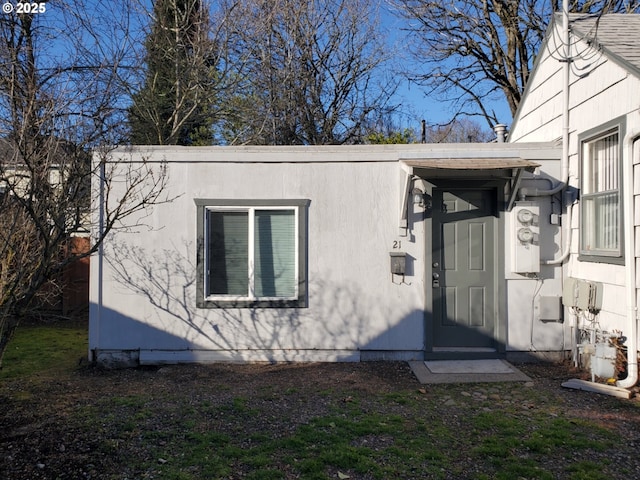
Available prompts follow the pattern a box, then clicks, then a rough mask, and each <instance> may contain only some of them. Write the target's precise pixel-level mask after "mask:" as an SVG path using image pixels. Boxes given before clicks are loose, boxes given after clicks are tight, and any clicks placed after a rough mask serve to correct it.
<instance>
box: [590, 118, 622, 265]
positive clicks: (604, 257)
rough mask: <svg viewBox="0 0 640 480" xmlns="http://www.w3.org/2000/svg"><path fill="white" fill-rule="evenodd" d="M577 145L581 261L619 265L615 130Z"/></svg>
mask: <svg viewBox="0 0 640 480" xmlns="http://www.w3.org/2000/svg"><path fill="white" fill-rule="evenodd" d="M581 145H582V172H581V179H582V181H581V205H580V212H581V222H580V254H581V257H582V258H581V259H584V260H591V261H601V262H611V263H620V261H621V260H622V203H621V198H622V196H621V192H620V186H621V181H620V174H621V162H620V159H621V151H620V132H619V128H617V127H616V128H614V129H610V130H607V131H605V132H603V133H600V134H598V135H596V136H593V137H591V138H587V139H586V140H583V141H582V143H581ZM588 257H592V258H588Z"/></svg>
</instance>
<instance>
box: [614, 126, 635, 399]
mask: <svg viewBox="0 0 640 480" xmlns="http://www.w3.org/2000/svg"><path fill="white" fill-rule="evenodd" d="M639 137H640V129H636V130H635V131H633V132H629V133H627V135H626V136H625V138H624V152H623V153H624V155H623V163H622V192H623V196H624V201H623V203H622V205H623V219H624V221H623V223H622V224H623V225H624V258H625V262H624V264H625V290H626V292H625V293H626V298H627V320H628V322H629V333H628V335H627V339H628V344H627V378H625V379H624V380H620V381H618V382H616V385H617V386H618V387H621V388H630V387H633V386H634V385H635V384H636V383H637V381H638V320H637V318H636V314H637V305H636V304H637V300H636V257H635V220H634V191H633V183H634V182H633V160H634V141H635V140H636V139H637V138H639Z"/></svg>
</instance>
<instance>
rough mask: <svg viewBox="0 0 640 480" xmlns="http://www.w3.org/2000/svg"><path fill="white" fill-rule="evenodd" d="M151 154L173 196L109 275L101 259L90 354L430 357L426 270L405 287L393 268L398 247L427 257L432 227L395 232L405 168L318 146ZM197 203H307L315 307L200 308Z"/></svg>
mask: <svg viewBox="0 0 640 480" xmlns="http://www.w3.org/2000/svg"><path fill="white" fill-rule="evenodd" d="M380 151H381V150H380V149H378V152H380ZM342 153H344V155H343V154H342ZM144 155H146V154H145V153H144V152H137V153H134V154H133V156H132V159H133V160H134V161H135V160H138V159H140V158H142V156H144ZM152 155H153V158H154V159H156V160H159V159H160V158H159V156H162V157H164V158H165V159H166V160H168V161H169V163H168V175H169V187H168V189H167V190H166V194H167V195H168V196H169V197H175V199H174V200H173V201H171V202H169V203H166V204H163V205H157V206H154V207H153V208H151V209H150V211H149V212H148V213H149V216H148V217H146V218H143V219H141V220H140V223H141V224H143V226H140V227H137V228H135V229H134V231H132V232H130V233H126V232H117V233H115V234H114V235H112V237H111V238H110V239H109V242H108V245H107V246H106V247H105V251H104V261H103V262H102V271H101V272H100V271H99V270H98V268H97V266H98V264H99V262H93V265H95V266H96V268H94V269H92V302H93V305H92V308H93V312H92V329H91V344H92V347H91V348H98V349H101V350H110V349H114V350H121V349H124V350H126V349H132V350H138V349H140V350H176V351H180V350H202V351H205V350H206V351H208V352H209V353H208V354H206V355H208V356H209V357H211V358H212V359H229V360H310V359H311V360H313V359H322V360H335V359H343V360H344V359H359V356H360V354H359V351H360V350H373V351H377V350H391V351H405V352H409V353H408V355H409V356H412V354H411V353H410V352H412V351H418V352H421V351H422V349H423V345H424V336H423V294H422V286H423V283H422V278H423V274H422V272H423V268H422V265H421V264H420V261H419V260H417V261H414V260H411V261H410V273H411V275H409V276H407V277H406V278H405V279H404V283H402V282H401V281H402V278H401V277H399V276H395V277H394V278H392V276H391V273H390V266H389V263H390V260H389V252H390V251H393V249H394V246H395V247H396V250H397V251H404V252H406V253H407V254H408V255H409V257H410V258H412V259H420V258H422V257H423V255H422V251H421V249H422V248H423V247H422V243H421V242H418V241H417V239H422V238H423V233H422V231H421V229H422V228H423V224H422V223H421V222H414V216H413V214H412V215H411V216H410V224H409V227H410V229H409V235H408V236H406V237H400V236H399V235H398V234H399V228H398V224H399V215H400V204H401V202H400V199H401V196H400V195H401V193H400V191H401V186H402V185H403V181H404V176H405V174H404V172H402V170H401V169H400V168H399V166H398V163H397V161H396V160H385V158H384V156H385V155H384V154H383V155H382V158H380V155H378V158H373V157H372V156H371V154H370V153H367V152H363V153H362V154H358V153H357V152H356V153H354V152H353V151H352V150H349V151H347V150H343V151H341V150H335V149H321V151H318V150H314V149H312V148H302V149H296V148H293V149H289V150H287V151H286V152H285V150H284V149H269V148H263V149H237V150H234V149H217V148H205V149H197V148H193V149H186V148H184V149H180V148H178V149H165V150H160V151H158V150H156V151H155V152H153V153H152ZM354 155H355V156H354ZM125 156H126V154H125ZM349 160H356V161H349ZM217 161H219V163H216V162H217ZM196 198H210V199H256V200H260V199H310V200H311V203H310V206H309V209H308V278H309V283H308V292H309V306H308V308H293V309H291V308H289V309H259V310H255V309H224V310H222V309H197V308H196V307H195V276H196V265H195V263H196V257H195V255H196V243H195V242H196V206H195V204H194V199H196ZM144 225H148V226H149V227H146V226H144ZM398 242H400V243H398ZM99 277H101V279H100V278H99ZM100 284H102V297H101V305H97V302H98V291H97V288H98V285H100ZM381 299H383V300H381ZM212 352H213V353H212ZM203 355H204V354H203Z"/></svg>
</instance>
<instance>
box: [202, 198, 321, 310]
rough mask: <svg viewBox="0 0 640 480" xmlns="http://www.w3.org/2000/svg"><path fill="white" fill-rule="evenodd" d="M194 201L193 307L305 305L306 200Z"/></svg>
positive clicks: (307, 203)
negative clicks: (195, 275) (195, 217)
mask: <svg viewBox="0 0 640 480" xmlns="http://www.w3.org/2000/svg"><path fill="white" fill-rule="evenodd" d="M195 203H196V206H197V213H198V217H197V222H196V226H197V235H198V251H197V277H196V278H197V282H196V302H197V305H198V307H199V308H254V307H261V308H265V307H266V308H270V307H273V308H278V307H296V308H306V307H307V278H306V275H307V238H306V235H307V209H308V207H309V203H310V201H309V200H304V199H293V200H228V199H218V200H207V199H195Z"/></svg>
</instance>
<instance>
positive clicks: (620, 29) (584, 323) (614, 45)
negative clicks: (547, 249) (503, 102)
mask: <svg viewBox="0 0 640 480" xmlns="http://www.w3.org/2000/svg"><path fill="white" fill-rule="evenodd" d="M568 27H569V28H568V33H563V32H564V31H565V29H564V21H563V18H562V16H561V15H558V16H556V17H555V19H554V22H553V23H552V25H551V26H550V28H549V32H548V35H547V38H546V41H545V44H544V46H543V48H542V50H541V52H540V54H539V58H538V61H537V64H536V68H535V70H534V72H533V74H532V76H531V78H530V80H529V83H528V85H527V89H526V91H525V95H524V100H523V102H522V104H521V106H520V109H519V111H518V112H517V114H516V118H515V120H514V123H513V125H512V128H511V132H510V134H509V141H510V142H547V141H554V140H557V139H561V138H562V137H563V136H565V137H566V145H567V147H566V152H565V153H564V155H563V157H564V159H563V166H562V170H563V174H562V178H561V179H560V180H561V181H563V182H567V185H568V187H569V188H568V191H569V192H575V195H573V196H572V197H571V194H570V195H569V197H567V196H565V197H564V200H565V212H567V213H569V215H566V214H565V217H566V218H569V219H570V221H565V222H564V224H563V229H564V240H563V242H567V245H568V248H567V251H566V255H565V257H564V258H563V277H564V278H565V296H569V297H576V296H580V293H582V298H581V299H579V300H578V302H583V301H584V298H585V296H587V297H588V296H590V297H591V299H592V303H593V304H594V305H595V307H596V308H595V311H594V312H589V311H588V309H585V308H579V309H577V308H572V307H571V304H572V303H575V301H574V302H572V301H570V299H569V298H567V299H566V300H565V303H566V304H567V306H568V307H569V308H568V310H567V312H566V313H567V315H566V319H565V321H566V323H569V324H570V325H572V328H573V329H574V332H576V333H577V334H578V335H579V338H578V339H577V342H575V343H577V344H578V345H580V344H585V345H589V344H593V343H604V344H606V343H608V342H607V337H608V336H618V335H622V336H623V337H626V339H627V341H626V344H625V345H626V346H627V347H628V348H629V350H633V351H637V311H636V305H637V293H638V292H637V288H636V287H637V285H638V275H637V271H636V270H637V269H636V265H637V256H638V252H639V250H638V248H639V245H640V244H639V243H638V240H639V239H638V237H637V231H638V225H639V224H640V217H639V215H640V210H639V209H638V206H637V202H638V197H637V195H638V194H640V187H639V186H640V171H639V170H638V168H639V166H638V164H639V162H640V141H639V139H640V50H639V49H638V45H639V44H640V15H635V14H631V15H622V14H615V15H604V16H601V17H597V16H585V15H569V16H568ZM571 279H576V280H577V281H575V282H574V281H572V280H571ZM585 292H586V293H585ZM580 334H581V335H580ZM594 338H595V342H594V340H593V339H594ZM584 348H585V347H581V348H579V349H578V350H579V351H578V353H580V350H583V349H584ZM582 353H584V352H582ZM630 357H631V365H630V366H631V369H632V370H633V372H632V375H630V379H629V381H628V382H626V383H632V382H634V381H635V371H637V361H636V360H635V357H636V355H631V356H630Z"/></svg>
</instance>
